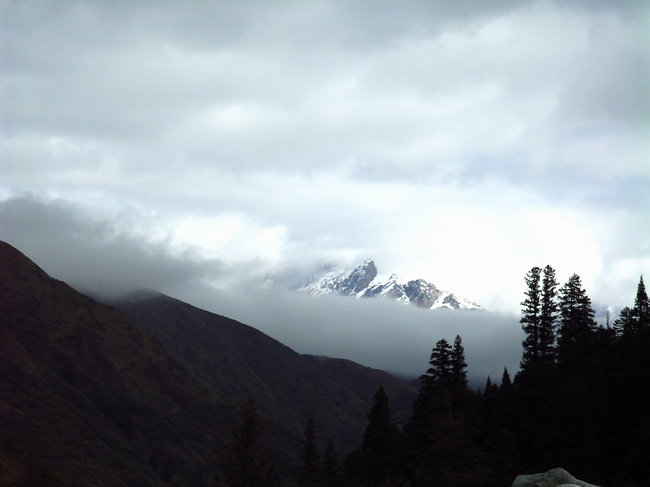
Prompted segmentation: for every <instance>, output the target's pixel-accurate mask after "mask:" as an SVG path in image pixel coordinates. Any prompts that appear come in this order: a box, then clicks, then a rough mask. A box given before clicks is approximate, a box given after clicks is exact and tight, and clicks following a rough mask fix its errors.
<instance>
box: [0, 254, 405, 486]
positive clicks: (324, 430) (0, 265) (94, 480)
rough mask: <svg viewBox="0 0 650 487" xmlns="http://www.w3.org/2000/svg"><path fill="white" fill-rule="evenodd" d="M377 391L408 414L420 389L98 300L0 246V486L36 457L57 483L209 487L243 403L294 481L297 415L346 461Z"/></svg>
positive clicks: (153, 306) (196, 318) (189, 310)
mask: <svg viewBox="0 0 650 487" xmlns="http://www.w3.org/2000/svg"><path fill="white" fill-rule="evenodd" d="M117 308H120V309H117ZM379 385H383V386H384V388H385V390H386V391H387V393H388V394H389V397H390V398H391V404H392V405H393V406H394V411H395V413H396V415H397V416H398V417H400V418H401V419H405V416H407V415H408V414H409V411H410V404H411V403H412V402H413V400H414V399H415V396H416V394H417V392H416V390H415V389H413V387H412V386H411V385H409V384H408V383H406V382H404V381H401V380H399V379H397V378H395V377H392V376H390V375H389V374H387V373H386V372H383V371H378V370H374V369H370V368H367V367H363V366H360V365H358V364H355V363H353V362H349V361H346V360H338V359H329V358H324V357H313V356H304V355H300V354H298V353H296V352H294V351H293V350H291V349H289V348H288V347H286V346H284V345H282V344H281V343H279V342H277V341H276V340H274V339H272V338H270V337H268V336H266V335H264V334H263V333H261V332H260V331H258V330H255V329H254V328H252V327H249V326H246V325H244V324H242V323H238V322H236V321H234V320H230V319H228V318H225V317H223V316H219V315H215V314H213V313H209V312H206V311H203V310H200V309H198V308H195V307H193V306H190V305H189V304H187V303H183V302H181V301H178V300H175V299H173V298H170V297H167V296H164V295H161V294H157V293H149V294H145V295H138V296H134V297H133V298H132V299H130V300H127V301H122V302H120V303H113V305H112V306H108V305H106V304H102V303H99V302H97V301H95V300H93V299H91V298H89V297H87V296H85V295H83V294H81V293H78V292H77V291H75V290H74V289H72V288H71V287H69V286H68V285H67V284H65V283H63V282H61V281H57V280H55V279H52V278H51V277H49V276H48V275H47V274H46V273H45V272H44V271H43V270H42V269H40V268H39V267H38V266H37V265H36V264H35V263H33V262H32V261H30V260H29V259H28V258H27V257H26V256H24V255H23V254H21V253H20V252H19V251H18V250H16V249H15V248H13V247H11V246H10V245H8V244H6V243H4V242H0V432H1V434H0V475H1V476H2V485H10V484H12V483H16V482H17V481H18V479H19V475H21V472H25V471H27V470H29V465H32V464H33V462H34V461H37V462H38V465H39V468H41V467H43V468H46V469H47V472H49V473H48V475H50V480H51V479H52V478H63V479H65V480H66V485H79V486H84V485H89V486H90V485H93V486H115V485H142V486H147V485H193V486H201V485H206V486H207V485H214V475H215V467H214V465H215V459H216V454H217V452H218V451H219V449H220V448H222V447H223V445H225V444H226V442H227V440H228V435H229V430H230V429H231V427H232V422H233V419H234V418H235V417H236V413H237V410H238V405H239V404H240V403H241V402H242V401H246V400H248V399H249V398H255V399H256V400H257V403H258V405H259V409H260V412H261V413H262V415H263V417H264V419H265V421H266V422H267V425H268V426H267V442H268V445H269V446H272V447H273V452H274V462H275V464H276V466H277V467H278V470H279V471H280V474H281V475H282V476H283V477H284V478H285V479H287V480H288V481H289V483H291V482H292V480H291V479H295V475H296V465H297V459H298V457H299V455H300V448H301V442H302V438H303V435H302V431H303V430H304V427H305V424H306V421H307V419H308V418H309V417H313V419H314V421H315V424H316V429H317V435H318V436H319V438H320V439H321V440H322V442H324V440H325V439H326V438H329V437H331V438H333V439H334V442H335V444H336V448H337V450H338V452H339V456H341V457H342V456H344V455H345V454H347V453H348V452H349V451H350V450H351V449H353V448H355V447H356V446H358V445H359V443H360V441H361V439H362V436H363V432H364V430H365V427H366V424H367V417H366V415H367V412H368V411H369V409H370V407H371V406H372V404H373V402H372V396H373V394H374V392H375V391H376V390H377V388H378V387H379ZM16 485H17V484H16ZM21 485H22V484H21ZM30 485H32V484H30ZM34 485H36V484H34ZM38 485H41V484H38ZM42 485H59V484H56V483H54V482H50V483H47V484H45V483H44V484H42Z"/></svg>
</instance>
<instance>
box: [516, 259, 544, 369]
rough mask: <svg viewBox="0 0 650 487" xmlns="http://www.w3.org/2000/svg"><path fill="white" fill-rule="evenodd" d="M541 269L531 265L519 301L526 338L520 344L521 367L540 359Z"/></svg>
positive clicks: (522, 326)
mask: <svg viewBox="0 0 650 487" xmlns="http://www.w3.org/2000/svg"><path fill="white" fill-rule="evenodd" d="M541 272H542V269H540V268H539V267H533V268H532V269H531V270H530V271H528V273H526V277H525V278H524V280H525V282H526V286H527V289H526V291H525V293H524V294H525V295H526V299H524V300H523V301H522V302H521V306H522V309H521V314H522V316H521V319H520V320H519V322H520V323H521V328H522V329H523V330H524V332H525V333H526V338H525V340H524V341H523V343H522V345H523V347H524V353H523V356H522V359H521V367H522V369H524V368H526V366H528V365H530V364H532V363H535V362H537V361H539V359H540V322H541V309H540V307H541V297H542V294H541V289H540V284H539V281H540V277H541Z"/></svg>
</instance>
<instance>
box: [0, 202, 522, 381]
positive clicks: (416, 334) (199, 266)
mask: <svg viewBox="0 0 650 487" xmlns="http://www.w3.org/2000/svg"><path fill="white" fill-rule="evenodd" d="M125 218H128V215H127V216H125V215H122V216H118V217H117V218H116V219H114V220H113V221H111V220H108V219H106V218H99V217H98V216H96V215H88V214H86V213H85V212H84V211H83V210H82V209H81V208H79V207H78V206H75V205H71V204H69V203H66V202H62V201H56V200H55V201H49V202H45V201H41V200H38V199H36V198H34V197H32V196H24V197H20V198H13V199H10V200H6V201H4V202H2V203H1V204H0V221H2V225H0V239H2V240H5V241H7V242H9V243H10V244H12V245H14V246H15V247H16V248H18V250H20V251H21V252H23V253H25V254H26V255H27V256H28V257H30V258H31V259H32V260H34V261H35V262H36V263H37V264H38V265H39V266H41V267H42V268H43V269H44V270H45V271H46V272H48V273H49V274H50V275H51V276H52V277H55V278H57V279H61V280H64V281H66V282H68V283H69V284H71V285H73V286H74V287H76V288H77V289H79V290H81V291H84V292H90V293H92V294H95V295H101V296H108V297H115V296H119V295H121V294H125V293H129V292H133V291H135V290H138V289H142V288H145V289H155V290H158V291H162V292H165V293H169V294H171V295H172V296H174V297H177V298H179V299H183V300H185V301H187V302H190V303H192V304H194V305H197V306H200V307H202V308H204V309H207V310H210V311H213V312H215V313H218V314H221V315H225V316H228V317H231V318H234V319H237V320H239V321H241V322H243V323H246V324H248V325H251V326H254V327H256V328H258V329H259V330H261V331H263V332H265V333H267V334H268V335H270V336H272V337H274V338H276V339H277V340H279V341H281V342H282V343H284V344H285V345H288V346H290V347H291V348H293V349H294V350H296V351H298V352H300V353H309V354H316V355H327V356H332V357H342V358H347V359H350V360H354V361H357V362H359V363H361V364H364V365H367V366H371V367H376V368H381V369H384V370H388V371H390V372H393V373H397V374H400V375H403V376H408V377H415V376H419V375H420V374H422V373H424V371H426V369H427V367H428V365H427V364H428V360H429V355H430V353H431V349H432V348H433V346H434V345H435V343H436V342H437V341H438V340H440V339H441V338H446V339H447V340H449V341H452V340H453V339H454V337H455V336H456V335H457V334H460V335H461V336H462V337H463V340H464V344H465V348H466V354H467V357H468V363H469V372H470V376H471V379H472V383H473V384H474V385H482V383H483V381H484V380H485V378H486V377H487V375H489V374H491V375H492V377H493V378H495V379H498V378H500V374H501V372H502V371H503V367H505V366H507V367H508V368H509V370H510V371H511V372H512V373H514V372H516V370H517V367H518V363H519V359H520V350H519V349H520V345H521V340H522V336H521V329H520V326H519V324H518V318H517V317H515V316H513V315H507V314H499V313H479V312H467V313H464V312H445V311H441V312H426V311H422V310H419V309H416V308H411V307H405V306H402V305H399V304H397V303H394V302H390V301H383V300H379V301H377V300H373V301H370V300H360V301H359V300H354V299H349V298H337V297H332V296H327V297H323V298H312V297H310V296H306V295H302V294H299V293H295V292H289V291H287V289H286V288H284V287H283V286H274V285H272V286H271V287H267V288H266V289H264V290H263V289H262V288H261V284H262V279H263V278H264V275H263V274H260V275H257V276H255V274H254V272H253V271H254V268H255V263H254V262H250V263H247V264H246V265H244V266H240V267H232V266H226V265H224V264H222V263H220V262H218V261H214V260H206V259H204V258H201V257H200V256H198V255H197V254H195V253H192V252H189V251H186V252H184V253H181V254H178V253H177V252H175V251H174V250H173V249H171V248H170V247H169V244H168V242H165V241H161V242H157V243H156V242H151V241H150V239H148V238H147V237H146V236H144V235H137V234H133V233H129V232H125V231H122V230H120V226H121V223H122V222H123V220H124V219H125ZM120 220H122V221H120ZM209 282H217V283H218V284H220V285H219V287H216V288H215V287H213V286H212V285H210V284H209ZM224 284H226V285H224Z"/></svg>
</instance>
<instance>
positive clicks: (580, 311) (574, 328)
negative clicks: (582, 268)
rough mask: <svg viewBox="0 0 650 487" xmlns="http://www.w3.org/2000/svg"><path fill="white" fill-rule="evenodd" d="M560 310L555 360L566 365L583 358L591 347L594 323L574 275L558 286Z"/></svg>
mask: <svg viewBox="0 0 650 487" xmlns="http://www.w3.org/2000/svg"><path fill="white" fill-rule="evenodd" d="M560 312H561V318H560V326H559V330H558V339H557V342H558V351H557V353H558V361H559V362H561V363H564V364H566V363H570V362H572V363H576V362H578V361H580V360H584V359H585V358H586V356H587V354H588V353H589V350H590V348H591V346H592V338H593V337H594V332H595V331H596V322H595V320H594V316H595V312H594V310H593V308H592V307H591V299H589V296H587V293H586V291H585V290H584V289H583V288H582V282H581V280H580V276H578V275H577V274H573V275H572V276H571V277H570V278H569V280H568V281H567V283H566V284H565V285H564V286H563V287H562V288H561V289H560Z"/></svg>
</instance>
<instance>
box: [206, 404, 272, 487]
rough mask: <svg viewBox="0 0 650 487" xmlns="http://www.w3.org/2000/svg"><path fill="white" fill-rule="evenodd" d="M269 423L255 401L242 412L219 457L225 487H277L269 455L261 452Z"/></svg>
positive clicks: (263, 451)
mask: <svg viewBox="0 0 650 487" xmlns="http://www.w3.org/2000/svg"><path fill="white" fill-rule="evenodd" d="M265 427H266V423H265V422H264V421H262V419H261V418H260V414H259V410H258V408H257V404H256V402H255V400H254V399H249V400H248V402H247V403H246V404H245V405H242V406H241V407H240V410H239V417H238V421H237V422H236V423H235V425H234V426H233V429H232V432H231V439H230V442H229V444H228V445H227V447H226V449H225V450H224V451H223V452H221V453H220V455H219V457H218V466H219V474H220V483H221V485H223V486H225V487H275V486H277V485H279V479H278V475H277V472H276V471H275V469H274V467H273V465H272V463H271V454H270V452H269V451H266V450H262V449H261V448H260V444H259V443H260V440H261V437H262V432H263V431H264V429H265Z"/></svg>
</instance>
